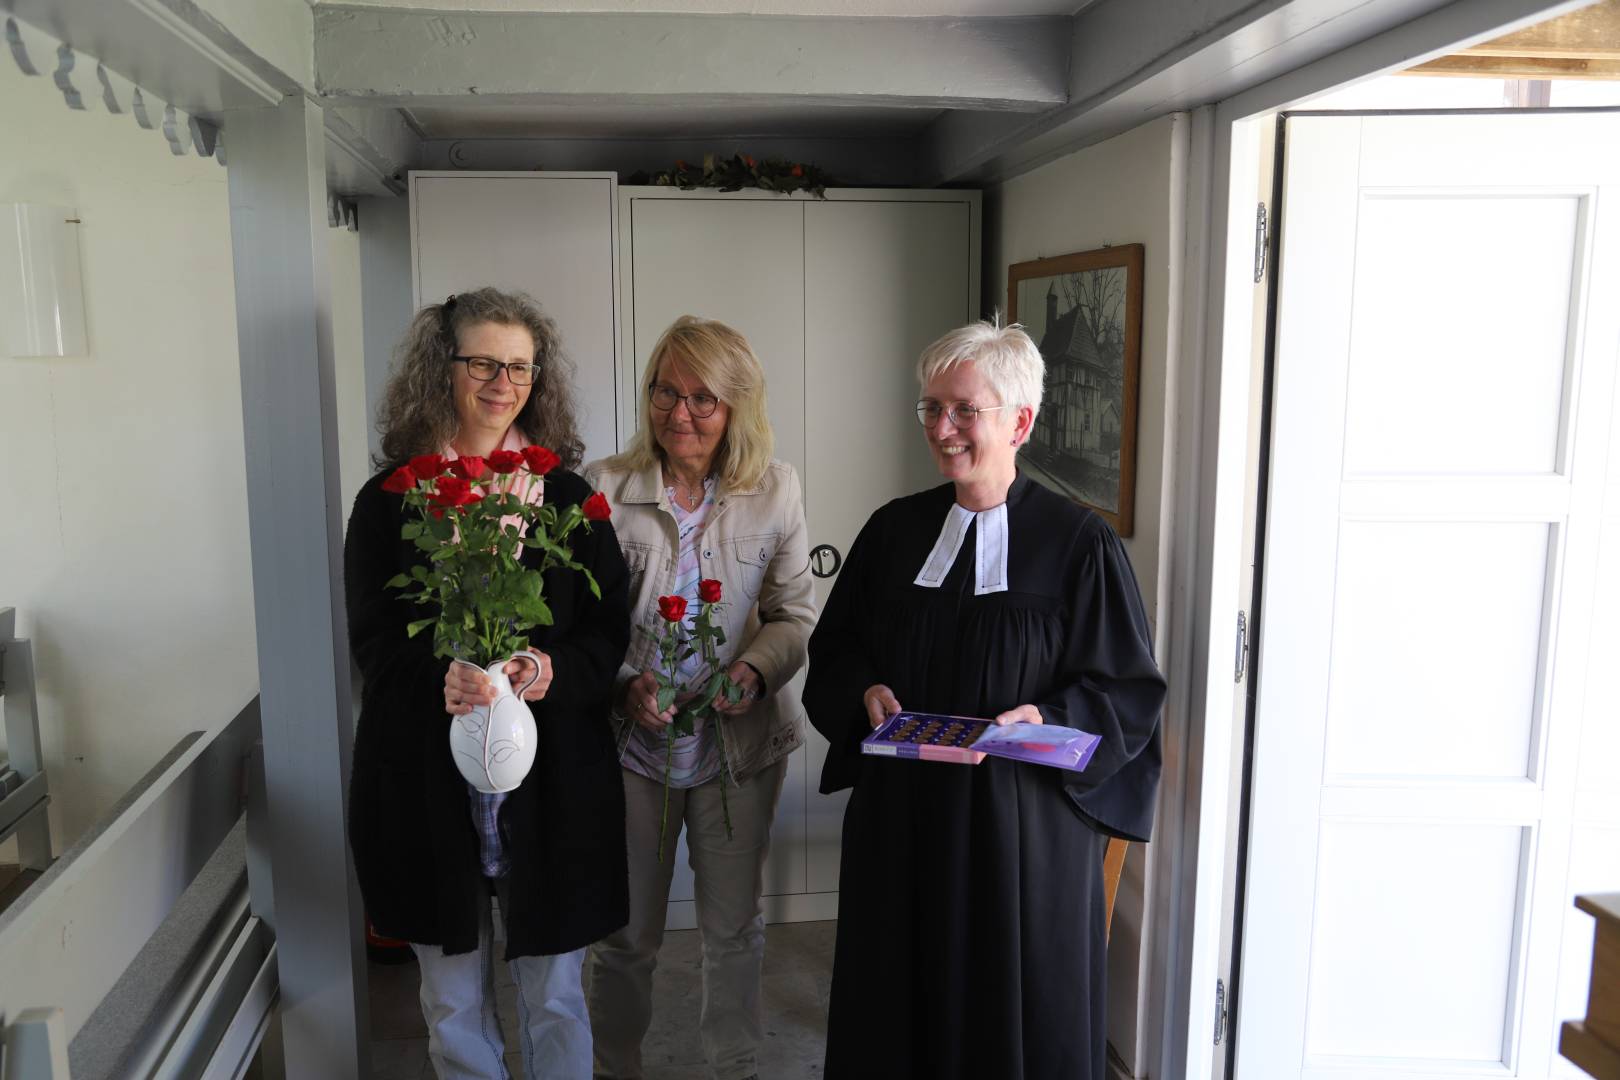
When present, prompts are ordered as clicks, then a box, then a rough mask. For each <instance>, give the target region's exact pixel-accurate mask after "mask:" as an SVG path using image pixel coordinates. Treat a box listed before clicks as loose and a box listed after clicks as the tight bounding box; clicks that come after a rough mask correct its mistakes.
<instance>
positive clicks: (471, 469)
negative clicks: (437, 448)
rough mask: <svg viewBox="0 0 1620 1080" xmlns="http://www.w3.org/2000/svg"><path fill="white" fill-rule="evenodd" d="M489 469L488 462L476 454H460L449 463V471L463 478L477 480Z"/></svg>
mask: <svg viewBox="0 0 1620 1080" xmlns="http://www.w3.org/2000/svg"><path fill="white" fill-rule="evenodd" d="M488 469H489V463H488V462H486V461H485V460H484V459H483V458H481V457H478V456H477V455H473V456H462V457H458V458H456V460H454V461H452V462H451V463H450V471H451V472H453V473H455V474H456V475H457V476H459V477H461V478H462V479H463V480H477V479H478V478H479V477H480V476H483V475H484V473H485V472H486V471H488Z"/></svg>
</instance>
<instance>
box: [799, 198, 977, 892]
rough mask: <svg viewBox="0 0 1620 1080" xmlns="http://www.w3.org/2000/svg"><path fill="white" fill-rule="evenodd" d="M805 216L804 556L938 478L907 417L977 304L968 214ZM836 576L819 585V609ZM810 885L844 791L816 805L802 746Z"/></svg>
mask: <svg viewBox="0 0 1620 1080" xmlns="http://www.w3.org/2000/svg"><path fill="white" fill-rule="evenodd" d="M804 211H805V227H804V236H805V320H804V335H805V372H804V413H805V425H806V428H805V437H806V440H807V442H808V444H809V447H810V462H809V466H808V469H807V471H806V473H805V478H804V479H805V501H806V503H807V507H808V510H807V512H808V516H809V524H810V544H811V546H812V547H815V546H817V545H821V544H826V545H830V546H831V547H832V548H834V549H835V550H836V551H837V552H839V554H840V555H843V554H847V553H848V551H849V545H850V544H851V543H852V542H853V541H854V539H855V534H856V533H858V532H860V529H861V526H862V525H864V524H866V519H867V518H868V517H869V516H871V514H872V512H873V511H874V510H876V509H877V508H878V507H880V506H882V505H883V504H884V503H886V502H888V501H889V500H890V499H893V498H895V497H896V496H899V495H906V494H909V493H911V492H913V491H920V490H922V489H923V488H927V487H933V486H934V485H936V484H938V483H939V482H940V480H939V476H938V474H937V472H936V470H935V469H934V465H933V460H932V458H931V457H930V456H929V454H928V449H927V446H926V444H925V443H924V441H923V431H922V427H921V426H920V425H919V424H918V423H917V421H916V417H915V415H914V412H913V410H914V408H915V405H916V402H917V377H916V369H917V356H918V354H920V353H921V352H922V350H923V349H924V348H925V347H926V346H927V345H928V344H929V343H930V342H932V341H933V340H934V339H936V338H938V337H939V336H940V335H941V334H943V333H944V332H945V331H947V330H950V329H952V328H954V327H957V326H961V325H962V324H963V323H965V322H968V321H969V320H970V319H971V318H972V317H973V314H974V312H975V311H976V309H977V307H978V296H977V295H976V294H977V290H978V283H977V281H976V280H975V275H974V274H973V272H972V270H973V267H974V266H975V265H976V262H977V259H976V255H977V252H976V249H975V244H974V224H975V223H974V220H973V204H972V203H971V202H970V201H968V200H966V199H964V200H963V201H959V202H889V201H882V202H842V201H840V202H817V203H809V204H807V205H806V206H805V208H804ZM837 580H838V579H837V577H836V575H835V576H833V577H829V578H823V579H821V580H820V581H819V583H818V585H819V588H818V593H819V596H818V599H819V600H820V602H821V603H823V604H825V603H826V599H827V594H828V592H830V591H831V589H832V585H833V583H834V582H835V581H837ZM805 750H806V755H805V756H806V758H807V761H806V765H807V766H808V773H809V782H810V798H809V800H808V803H807V806H806V819H807V826H806V828H807V836H806V841H807V843H808V845H809V847H808V850H807V852H806V864H807V870H806V875H807V885H808V888H809V890H810V891H811V892H836V891H837V889H838V854H839V837H840V835H841V830H842V828H843V822H844V804H845V803H846V802H847V801H848V793H847V792H840V793H839V794H838V795H836V796H823V795H820V794H818V793H817V791H816V789H817V787H818V786H819V784H820V782H821V765H822V762H823V761H825V760H826V756H827V741H826V740H825V739H823V738H822V737H821V735H820V734H819V733H818V732H817V731H815V729H813V728H812V729H811V730H810V732H809V735H808V740H807V743H806V746H805Z"/></svg>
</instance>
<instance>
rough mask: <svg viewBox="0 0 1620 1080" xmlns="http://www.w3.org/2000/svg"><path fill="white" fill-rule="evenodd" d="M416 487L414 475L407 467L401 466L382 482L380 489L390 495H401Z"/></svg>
mask: <svg viewBox="0 0 1620 1080" xmlns="http://www.w3.org/2000/svg"><path fill="white" fill-rule="evenodd" d="M414 487H416V474H415V473H413V472H412V471H411V467H410V466H409V465H401V466H400V467H399V468H397V469H395V470H394V472H393V474H392V475H391V476H389V478H388V479H386V480H384V481H383V484H382V489H383V490H384V491H386V492H388V493H389V494H391V495H403V494H405V493H406V492H407V491H410V490H411V489H412V488H414Z"/></svg>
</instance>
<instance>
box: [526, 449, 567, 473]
mask: <svg viewBox="0 0 1620 1080" xmlns="http://www.w3.org/2000/svg"><path fill="white" fill-rule="evenodd" d="M523 460H524V461H526V462H527V463H528V465H529V471H530V472H532V473H534V475H536V476H544V475H546V473H548V472H550V471H551V470H552V469H555V468H556V467H557V466H558V465H561V464H562V458H560V457H558V456H557V455H556V454H553V453H552V452H551V451H550V450H547V449H546V448H545V447H543V446H525V447H524V448H523Z"/></svg>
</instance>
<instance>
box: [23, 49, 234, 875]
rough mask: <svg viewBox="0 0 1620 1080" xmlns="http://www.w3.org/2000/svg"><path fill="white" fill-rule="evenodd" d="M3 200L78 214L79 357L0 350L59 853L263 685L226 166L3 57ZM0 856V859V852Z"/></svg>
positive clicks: (26, 624) (26, 613) (28, 624)
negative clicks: (85, 337)
mask: <svg viewBox="0 0 1620 1080" xmlns="http://www.w3.org/2000/svg"><path fill="white" fill-rule="evenodd" d="M0 102H3V103H4V106H3V108H0V145H3V146H5V147H6V148H7V152H6V153H5V154H3V155H0V202H36V203H51V204H64V205H68V206H72V207H75V208H76V209H77V211H78V216H79V217H80V218H82V219H83V222H84V223H83V225H81V226H80V227H79V233H80V253H81V258H82V261H83V271H84V289H85V309H86V319H87V326H88V332H89V338H90V355H89V356H88V357H86V358H73V359H62V360H14V359H9V358H4V357H0V507H3V508H4V509H3V511H0V605H12V606H15V607H16V608H17V610H18V616H19V622H20V623H21V627H22V632H23V633H25V634H27V635H29V636H31V637H33V638H34V640H35V642H36V646H35V648H36V656H37V664H38V677H39V689H40V714H41V715H40V724H41V728H42V730H43V734H44V742H45V753H46V767H47V769H48V771H49V773H50V776H51V790H52V795H53V803H52V806H51V824H52V833H53V840H54V844H55V847H56V850H57V851H58V852H60V851H62V850H63V849H65V848H66V847H67V846H68V845H69V844H70V843H71V842H72V841H73V840H74V839H76V838H77V837H78V836H79V835H80V833H82V832H83V830H84V829H85V827H86V826H88V825H89V824H91V823H92V822H93V821H95V820H96V819H97V818H98V817H99V816H100V815H101V814H102V813H103V812H104V811H105V810H106V809H107V808H108V807H109V806H110V805H111V804H112V803H113V802H115V801H116V800H117V799H118V798H119V797H120V796H121V795H122V794H123V793H124V792H125V791H126V790H127V789H128V788H129V786H130V785H131V783H133V782H134V781H135V780H136V779H138V778H139V777H140V776H141V775H142V773H144V772H145V771H146V770H147V769H148V768H149V767H150V766H151V765H152V764H153V763H154V762H155V761H156V760H157V759H158V758H159V757H160V756H162V755H163V754H164V753H165V752H166V751H167V750H168V749H169V748H170V747H171V746H172V745H173V744H174V742H175V741H176V740H177V739H178V738H180V736H181V735H182V734H184V733H185V732H187V731H190V730H193V729H199V728H212V727H214V726H216V725H218V724H220V723H222V722H223V721H226V720H229V719H230V718H231V717H232V716H233V715H235V713H236V712H237V710H239V709H240V708H241V707H242V706H243V705H244V704H245V703H246V702H247V701H248V700H249V699H250V698H251V697H252V696H253V695H254V693H255V692H256V691H257V686H258V672H257V667H256V661H255V656H254V629H253V595H252V588H251V584H250V581H249V574H248V547H247V499H246V494H245V492H244V490H243V479H244V471H243V459H242V405H241V390H240V380H239V376H238V369H237V356H236V327H235V317H236V316H235V299H234V296H233V293H232V273H231V249H230V227H229V218H228V208H227V201H226V189H225V170H224V169H223V168H222V167H221V166H220V165H219V164H218V163H217V162H215V161H212V160H205V159H201V158H197V157H194V156H190V157H183V158H182V157H175V156H173V155H172V154H170V152H169V148H168V145H167V143H166V142H165V141H164V139H163V137H162V136H161V135H160V134H158V133H156V132H152V131H144V130H142V129H141V128H140V127H138V126H137V125H136V123H135V122H134V120H133V119H131V118H130V117H129V116H112V115H108V114H107V113H105V112H103V111H100V110H97V111H93V112H71V111H69V110H68V109H67V108H66V107H65V106H64V105H63V102H62V95H61V94H60V93H59V92H58V91H57V90H56V87H55V86H54V85H53V83H52V81H51V80H50V78H49V77H26V76H24V75H22V74H20V73H19V72H18V71H17V69H16V68H15V66H13V65H12V64H11V63H10V62H9V59H8V60H7V61H6V62H3V63H0ZM0 857H3V856H0Z"/></svg>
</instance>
